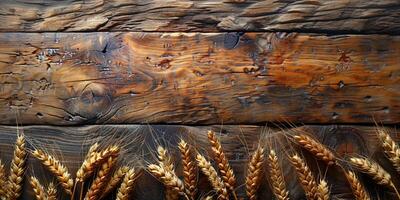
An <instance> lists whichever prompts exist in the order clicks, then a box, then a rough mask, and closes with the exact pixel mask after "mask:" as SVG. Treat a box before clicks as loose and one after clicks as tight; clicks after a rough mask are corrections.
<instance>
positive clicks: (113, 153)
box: [76, 145, 119, 182]
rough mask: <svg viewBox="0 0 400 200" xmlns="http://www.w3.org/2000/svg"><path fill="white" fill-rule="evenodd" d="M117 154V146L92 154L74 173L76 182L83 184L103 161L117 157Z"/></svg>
mask: <svg viewBox="0 0 400 200" xmlns="http://www.w3.org/2000/svg"><path fill="white" fill-rule="evenodd" d="M118 154H119V147H118V146H115V145H113V146H110V147H107V148H106V149H104V150H103V151H100V152H92V153H91V154H90V156H89V157H88V158H86V159H85V160H84V161H83V163H82V165H81V167H80V168H79V169H78V171H77V172H76V181H77V182H83V181H85V179H86V178H88V177H89V176H91V175H92V174H93V172H94V170H95V169H96V168H97V167H98V166H99V165H101V164H102V163H103V162H104V161H106V160H108V158H109V157H114V158H115V157H117V156H118Z"/></svg>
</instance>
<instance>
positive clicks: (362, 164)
mask: <svg viewBox="0 0 400 200" xmlns="http://www.w3.org/2000/svg"><path fill="white" fill-rule="evenodd" d="M350 162H351V164H353V165H354V166H355V167H357V168H358V169H359V170H360V171H361V172H363V173H365V174H368V175H369V176H371V178H372V179H374V180H375V181H376V183H378V184H379V185H384V186H390V187H391V185H392V181H391V177H390V174H389V173H388V172H386V170H384V169H383V168H382V167H381V166H380V165H379V164H378V163H376V162H373V161H369V160H367V159H364V158H354V157H353V158H350Z"/></svg>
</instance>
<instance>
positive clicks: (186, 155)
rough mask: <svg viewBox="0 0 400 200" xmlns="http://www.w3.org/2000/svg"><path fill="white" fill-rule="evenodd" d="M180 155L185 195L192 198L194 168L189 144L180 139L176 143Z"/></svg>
mask: <svg viewBox="0 0 400 200" xmlns="http://www.w3.org/2000/svg"><path fill="white" fill-rule="evenodd" d="M178 147H179V150H180V151H181V156H182V166H183V182H184V185H185V192H186V195H187V196H188V197H189V198H190V199H192V200H194V199H195V196H196V168H195V164H194V163H193V161H192V157H191V151H190V148H189V145H188V144H187V143H186V142H185V141H184V140H181V141H180V142H179V144H178Z"/></svg>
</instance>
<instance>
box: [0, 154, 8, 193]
mask: <svg viewBox="0 0 400 200" xmlns="http://www.w3.org/2000/svg"><path fill="white" fill-rule="evenodd" d="M6 195H7V179H6V169H5V167H4V164H3V163H2V162H1V160H0V199H3V198H5V197H6Z"/></svg>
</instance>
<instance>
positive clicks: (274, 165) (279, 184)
mask: <svg viewBox="0 0 400 200" xmlns="http://www.w3.org/2000/svg"><path fill="white" fill-rule="evenodd" d="M268 161H269V162H268V165H269V172H270V179H271V182H272V183H271V184H272V191H273V193H274V195H275V197H276V199H277V200H289V192H288V191H287V189H286V184H285V179H284V178H283V171H282V169H281V167H280V165H279V161H278V156H277V155H276V153H275V151H274V150H270V152H269V155H268Z"/></svg>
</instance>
